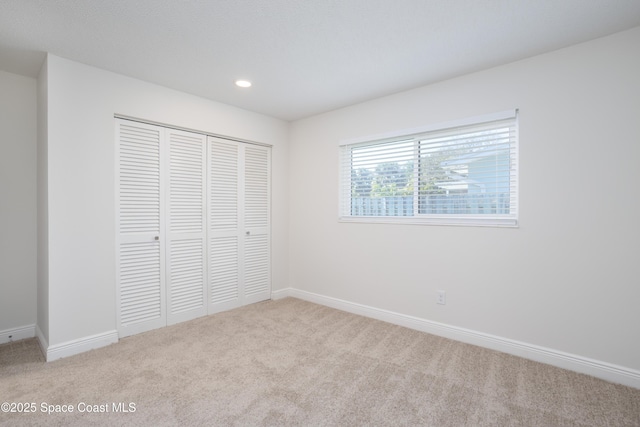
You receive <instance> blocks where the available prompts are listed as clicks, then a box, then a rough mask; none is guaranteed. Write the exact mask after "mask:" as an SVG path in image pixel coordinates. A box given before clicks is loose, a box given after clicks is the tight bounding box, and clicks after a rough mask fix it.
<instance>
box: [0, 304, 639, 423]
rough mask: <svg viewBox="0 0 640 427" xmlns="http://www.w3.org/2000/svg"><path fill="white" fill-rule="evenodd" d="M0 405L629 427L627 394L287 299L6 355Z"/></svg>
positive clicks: (128, 419)
mask: <svg viewBox="0 0 640 427" xmlns="http://www.w3.org/2000/svg"><path fill="white" fill-rule="evenodd" d="M2 402H9V403H13V404H14V405H12V408H10V409H16V410H21V411H24V410H25V408H26V409H27V410H32V412H30V413H24V412H22V413H11V412H4V409H5V406H3V412H0V425H2V426H16V425H26V426H29V425H34V426H36V425H42V426H62V425H64V426H92V425H123V426H128V425H145V426H146V425H149V426H165V425H172V426H173V425H194V426H196V425H208V426H640V390H638V389H634V388H630V387H626V386H622V385H618V384H612V383H609V382H606V381H603V380H599V379H596V378H593V377H590V376H587V375H582V374H578V373H574V372H571V371H566V370H563V369H559V368H556V367H552V366H549V365H545V364H541V363H537V362H533V361H530V360H526V359H523V358H519V357H515V356H511V355H508V354H504V353H500V352H497V351H492V350H488V349H484V348H481V347H476V346H472V345H468V344H463V343H460V342H456V341H452V340H449V339H446V338H441V337H437V336H434V335H429V334H426V333H422V332H418V331H414V330H411V329H407V328H404V327H400V326H396V325H392V324H389V323H385V322H381V321H377V320H373V319H369V318H365V317H362V316H357V315H354V314H350V313H346V312H343V311H339V310H335V309H332V308H328V307H324V306H321V305H317V304H313V303H309V302H306V301H301V300H298V299H294V298H285V299H282V300H278V301H266V302H263V303H258V304H253V305H249V306H245V307H242V308H239V309H236V310H231V311H227V312H224V313H218V314H215V315H212V316H206V317H202V318H198V319H195V320H192V321H189V322H184V323H181V324H178V325H173V326H169V327H166V328H161V329H157V330H154V331H150V332H146V333H143V334H139V335H136V336H132V337H127V338H123V339H121V340H120V341H119V342H118V343H117V344H114V345H110V346H108V347H103V348H100V349H96V350H92V351H89V352H86V353H82V354H79V355H76V356H72V357H68V358H64V359H60V360H57V361H53V362H50V363H45V362H44V358H43V357H42V354H41V353H40V350H39V348H38V344H37V342H36V340H35V339H29V340H23V341H19V342H14V343H8V344H4V345H2V346H0V403H2ZM63 405H68V406H63ZM64 409H66V410H67V412H63V410H64ZM69 409H71V410H73V412H69ZM49 412H51V413H49Z"/></svg>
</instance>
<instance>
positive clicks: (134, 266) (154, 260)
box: [116, 120, 166, 337]
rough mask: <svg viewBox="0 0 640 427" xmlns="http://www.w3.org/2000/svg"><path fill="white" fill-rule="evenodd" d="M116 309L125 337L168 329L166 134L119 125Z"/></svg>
mask: <svg viewBox="0 0 640 427" xmlns="http://www.w3.org/2000/svg"><path fill="white" fill-rule="evenodd" d="M116 138H117V140H116V164H117V165H116V168H117V169H116V189H117V192H118V194H117V197H116V250H117V254H116V289H117V290H116V294H117V297H116V304H117V327H118V333H119V335H120V336H121V337H124V336H128V335H133V334H136V333H140V332H144V331H148V330H151V329H155V328H159V327H161V326H164V325H165V324H166V301H165V270H164V249H163V246H162V240H163V238H164V233H163V230H164V215H163V210H164V197H163V190H164V181H163V176H162V174H161V170H162V169H163V166H164V164H163V156H162V140H163V129H162V128H159V127H157V126H151V125H146V124H142V123H136V122H130V121H126V120H116Z"/></svg>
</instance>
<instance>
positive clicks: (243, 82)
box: [236, 80, 251, 87]
mask: <svg viewBox="0 0 640 427" xmlns="http://www.w3.org/2000/svg"><path fill="white" fill-rule="evenodd" d="M236 86H239V87H251V82H250V81H248V80H236Z"/></svg>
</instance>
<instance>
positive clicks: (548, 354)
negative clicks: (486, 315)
mask: <svg viewBox="0 0 640 427" xmlns="http://www.w3.org/2000/svg"><path fill="white" fill-rule="evenodd" d="M271 297H272V299H274V300H277V299H281V298H286V297H294V298H298V299H301V300H305V301H309V302H313V303H316V304H320V305H324V306H327V307H332V308H336V309H338V310H342V311H346V312H349V313H353V314H359V315H361V316H365V317H370V318H373V319H378V320H382V321H385V322H389V323H393V324H395V325H399V326H404V327H407V328H411V329H415V330H418V331H422V332H427V333H430V334H433V335H438V336H441V337H445V338H450V339H453V340H456V341H461V342H465V343H468V344H473V345H477V346H480V347H485V348H489V349H492V350H497V351H501V352H503V353H508V354H512V355H515V356H520V357H524V358H526V359H530V360H534V361H536V362H541V363H546V364H549V365H552V366H557V367H559V368H563V369H568V370H571V371H574V372H579V373H582V374H587V375H591V376H593V377H596V378H600V379H603V380H606V381H610V382H613V383H619V384H624V385H627V386H629V387H634V388H638V389H640V371H637V370H634V369H630V368H626V367H623V366H618V365H613V364H611V363H607V362H602V361H599V360H594V359H589V358H587V357H582V356H578V355H575V354H570V353H565V352H563V351H559V350H554V349H550V348H546V347H541V346H538V345H534V344H528V343H524V342H521V341H515V340H511V339H508V338H503V337H499V336H495V335H490V334H485V333H483V332H478V331H473V330H470V329H465V328H459V327H457V326H451V325H447V324H444V323H439V322H433V321H431V320H426V319H422V318H419V317H414V316H407V315H405V314H400V313H395V312H392V311H388V310H382V309H379V308H375V307H370V306H366V305H362V304H357V303H353V302H349V301H345V300H341V299H337V298H332V297H327V296H324V295H319V294H314V293H311V292H307V291H302V290H299V289H294V288H287V289H280V290H277V291H274V292H272V294H271Z"/></svg>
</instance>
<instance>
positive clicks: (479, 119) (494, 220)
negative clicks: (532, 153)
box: [338, 109, 520, 228]
mask: <svg viewBox="0 0 640 427" xmlns="http://www.w3.org/2000/svg"><path fill="white" fill-rule="evenodd" d="M506 119H515V122H516V126H515V132H516V133H515V145H514V147H513V154H514V158H515V171H516V177H515V186H516V195H517V197H516V198H515V201H514V202H513V203H514V205H515V214H514V215H508V216H506V215H505V216H504V217H501V216H489V215H460V216H445V215H442V216H440V215H433V214H431V215H415V216H411V217H401V216H369V215H367V216H351V215H343V211H342V208H343V200H342V199H343V197H344V196H343V194H342V192H343V177H342V175H341V176H340V177H339V180H338V222H343V223H368V224H407V225H449V226H471V227H508V228H517V227H519V215H520V206H519V202H520V179H519V176H518V175H519V170H520V165H519V157H520V156H519V145H520V143H519V139H520V138H519V123H518V122H519V119H518V109H512V110H506V111H501V112H498V113H493V114H485V115H481V116H474V117H468V118H465V119H460V120H452V121H447V122H441V123H436V124H430V125H426V126H420V127H415V128H409V129H404V130H397V131H391V132H386V133H382V134H377V135H369V136H363V137H356V138H349V139H345V140H342V141H340V142H339V147H338V148H339V150H340V155H339V156H338V163H339V165H338V169H339V171H340V174H342V173H343V170H342V153H341V151H342V147H344V146H351V145H356V144H362V143H371V142H382V141H385V140H393V139H396V138H404V137H407V138H410V137H412V136H417V135H420V134H424V133H428V132H434V131H439V130H444V129H451V128H456V127H463V126H469V125H475V124H482V123H486V122H493V121H499V120H506Z"/></svg>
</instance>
